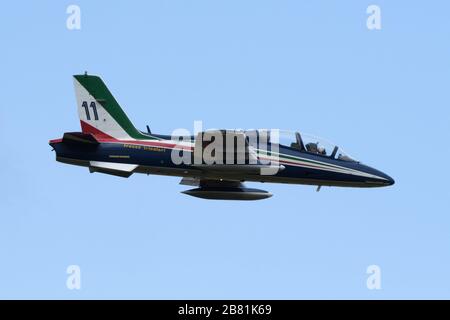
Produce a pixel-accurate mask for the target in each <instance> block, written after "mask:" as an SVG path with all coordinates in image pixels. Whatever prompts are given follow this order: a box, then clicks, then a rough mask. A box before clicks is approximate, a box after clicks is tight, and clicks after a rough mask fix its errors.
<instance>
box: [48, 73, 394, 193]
mask: <svg viewBox="0 0 450 320" xmlns="http://www.w3.org/2000/svg"><path fill="white" fill-rule="evenodd" d="M74 84H75V93H76V100H77V109H78V115H79V118H80V123H81V132H66V133H64V135H63V137H62V138H60V139H54V140H50V142H49V144H50V146H52V147H53V149H54V151H55V152H56V160H57V161H59V162H62V163H66V164H71V165H76V166H82V167H87V168H89V171H90V172H91V173H92V172H98V173H103V174H109V175H114V176H119V177H125V178H128V177H129V176H131V175H132V174H133V173H144V174H158V175H168V176H179V177H182V180H181V182H180V183H181V184H183V185H190V186H195V187H196V188H194V189H190V190H186V191H183V193H185V194H187V195H190V196H194V197H198V198H204V199H222V200H258V199H265V198H269V197H271V196H272V194H271V193H269V192H267V191H265V190H260V189H253V188H247V187H245V185H244V184H243V183H244V182H245V181H250V182H271V183H289V184H306V185H315V186H317V190H320V187H321V186H335V187H362V188H365V187H383V186H390V185H393V184H394V180H393V179H392V178H391V177H390V176H388V175H387V174H385V173H383V172H381V171H379V170H376V169H374V168H371V167H369V166H367V165H364V164H362V163H361V162H359V161H356V160H355V159H353V158H351V157H350V156H349V155H347V154H346V153H345V152H344V151H343V150H342V149H341V148H340V147H338V146H335V145H332V144H330V143H329V142H327V141H325V140H323V139H320V138H317V137H313V136H310V135H306V134H304V133H300V132H290V131H278V130H246V131H243V130H210V131H204V132H199V133H198V134H197V135H179V136H174V135H163V134H156V133H152V132H151V131H150V129H149V127H148V126H147V131H146V132H143V131H140V130H138V129H137V128H136V127H135V126H134V125H133V124H132V122H131V121H130V119H129V118H128V117H127V115H126V114H125V113H124V111H123V110H122V108H121V107H120V105H119V104H118V103H117V101H116V99H115V98H114V97H113V96H112V94H111V93H110V91H109V90H108V88H107V87H106V85H105V84H104V82H103V81H102V80H101V79H100V78H99V77H98V76H93V75H88V74H82V75H75V76H74ZM274 137H275V138H276V139H275V138H274Z"/></svg>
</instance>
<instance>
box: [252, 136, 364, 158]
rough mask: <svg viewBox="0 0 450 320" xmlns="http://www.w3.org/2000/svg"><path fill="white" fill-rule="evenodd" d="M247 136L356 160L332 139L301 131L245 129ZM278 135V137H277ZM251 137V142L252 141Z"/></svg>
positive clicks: (304, 150) (332, 156) (313, 152)
mask: <svg viewBox="0 0 450 320" xmlns="http://www.w3.org/2000/svg"><path fill="white" fill-rule="evenodd" d="M245 134H246V135H247V136H255V135H256V136H258V141H260V137H262V136H265V137H266V138H264V139H267V140H265V141H267V142H270V143H276V142H277V141H275V140H278V141H279V144H280V146H284V147H288V148H293V149H297V150H300V151H302V152H306V153H310V154H316V155H321V156H324V157H329V158H333V159H337V160H342V161H354V162H356V160H354V159H353V158H352V157H350V156H349V155H348V154H347V153H346V152H344V150H343V149H342V148H341V147H338V146H337V145H335V144H333V143H331V142H330V141H328V140H326V139H323V138H320V137H317V136H314V135H311V134H305V133H299V132H294V131H286V130H277V131H276V132H274V131H273V130H272V132H271V131H270V130H248V131H245ZM277 137H278V139H276V138H277ZM251 140H252V139H250V140H249V141H250V144H252V143H251Z"/></svg>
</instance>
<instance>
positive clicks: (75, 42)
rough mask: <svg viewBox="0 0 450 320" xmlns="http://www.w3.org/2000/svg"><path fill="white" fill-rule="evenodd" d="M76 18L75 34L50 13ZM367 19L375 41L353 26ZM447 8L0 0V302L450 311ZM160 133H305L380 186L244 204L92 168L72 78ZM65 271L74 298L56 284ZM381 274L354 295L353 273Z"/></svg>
mask: <svg viewBox="0 0 450 320" xmlns="http://www.w3.org/2000/svg"><path fill="white" fill-rule="evenodd" d="M69 4H78V5H79V6H80V8H81V30H75V31H69V30H68V29H67V28H66V18H67V16H68V15H67V14H66V8H67V6H68V5H69ZM370 4H377V5H379V6H380V8H381V14H382V29H381V30H379V31H369V30H368V29H367V28H366V18H367V14H366V8H367V6H368V5H370ZM449 12H450V4H449V3H448V1H443V0H442V1H421V2H420V3H419V2H417V1H345V2H342V1H302V2H300V1H259V0H258V1H181V0H180V1H126V2H125V1H122V2H121V3H118V2H111V1H58V2H55V1H49V0H48V1H8V2H7V3H6V2H5V3H3V4H2V6H1V10H0V35H1V41H2V45H1V50H0V61H1V72H2V77H0V84H1V88H2V89H1V92H0V97H1V102H0V106H1V108H0V144H1V149H0V150H1V165H0V174H1V175H0V177H1V185H0V194H1V202H0V257H1V259H0V298H68V299H78V298H177V299H183V298H186V299H187V298H189V299H196V298H256V299H257V298H264V299H272V298H273V299H281V298H286V299H295V298H361V299H367V298H374V299H379V298H450V271H449V270H450V212H449V210H448V204H449V198H450V194H449V187H448V181H449V179H450V177H449V170H448V169H447V168H446V167H445V166H446V165H447V164H448V159H449V156H450V152H449V148H448V140H449V123H450V109H449V103H450V101H449V100H450V98H449V96H450V90H449V88H450V83H449V76H450V62H449V61H450V41H449V35H450V20H449V19H448V13H449ZM85 70H88V71H89V72H90V73H92V74H98V75H101V76H102V77H103V78H104V80H105V81H106V83H107V85H108V86H109V88H110V89H111V91H112V92H113V94H114V95H115V96H116V98H117V99H118V101H119V102H120V104H121V105H122V106H123V107H124V108H125V110H126V112H127V113H128V115H129V117H130V118H131V119H132V121H133V122H134V123H135V124H136V125H137V126H138V127H139V128H142V129H144V128H145V125H146V124H149V125H150V127H151V128H152V130H153V131H154V132H158V133H170V132H171V131H172V130H173V129H174V128H188V129H191V130H192V126H193V121H194V120H203V122H204V124H205V126H206V127H208V128H221V127H225V128H232V127H236V128H282V129H295V130H301V131H304V132H309V133H315V134H318V135H320V136H323V137H326V138H328V139H330V140H332V141H334V142H336V143H337V144H339V145H341V146H342V147H344V149H345V150H347V152H349V153H350V154H351V155H353V156H355V157H357V158H358V159H360V160H362V161H363V162H364V163H366V164H368V165H371V166H374V167H376V168H378V169H380V170H382V171H385V172H386V173H388V174H389V175H391V176H392V177H393V178H395V180H396V184H395V185H394V186H393V187H390V188H380V189H339V188H322V190H321V191H320V192H318V193H317V192H315V188H314V187H310V186H292V185H275V184H274V185H271V184H265V185H259V184H249V185H250V186H256V187H258V186H259V187H263V188H264V189H267V190H269V191H271V192H272V193H274V197H272V198H271V199H269V200H264V201H256V202H220V201H218V202H215V201H204V200H199V199H195V198H191V197H187V196H185V195H183V194H180V191H182V190H185V189H186V187H185V186H180V185H178V182H179V179H178V178H172V177H159V176H144V175H134V176H132V177H130V179H120V178H117V177H111V176H104V175H100V174H90V173H89V172H88V170H87V169H84V168H79V167H72V166H68V165H63V164H60V163H57V162H55V158H54V157H55V155H54V153H53V152H51V148H50V146H48V144H47V143H48V140H49V139H51V138H58V137H60V136H61V135H62V133H63V132H66V131H78V130H79V121H78V117H77V113H76V105H75V97H74V92H73V84H72V78H71V75H72V74H77V73H82V72H84V71H85ZM73 264H75V265H79V266H80V267H81V279H82V280H81V281H82V289H81V290H79V291H77V290H68V289H67V288H66V278H67V274H66V268H67V266H69V265H73ZM372 264H376V265H379V266H380V267H381V271H382V279H381V284H382V289H381V290H368V289H367V287H366V278H367V274H366V268H367V266H369V265H372Z"/></svg>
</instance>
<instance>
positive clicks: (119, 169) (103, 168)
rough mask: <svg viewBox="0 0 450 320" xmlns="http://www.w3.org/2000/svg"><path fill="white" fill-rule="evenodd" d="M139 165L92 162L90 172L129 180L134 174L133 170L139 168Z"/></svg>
mask: <svg viewBox="0 0 450 320" xmlns="http://www.w3.org/2000/svg"><path fill="white" fill-rule="evenodd" d="M137 166H138V165H137V164H127V163H114V162H100V161H90V162H89V171H90V172H91V173H92V172H99V173H105V174H110V175H113V176H119V177H123V178H128V177H129V176H131V175H132V174H133V170H134V169H136V168H137Z"/></svg>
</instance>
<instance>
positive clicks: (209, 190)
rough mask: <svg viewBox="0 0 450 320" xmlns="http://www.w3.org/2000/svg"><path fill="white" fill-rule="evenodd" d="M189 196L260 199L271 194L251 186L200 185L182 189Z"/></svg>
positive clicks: (219, 198)
mask: <svg viewBox="0 0 450 320" xmlns="http://www.w3.org/2000/svg"><path fill="white" fill-rule="evenodd" d="M182 193H184V194H187V195H189V196H193V197H197V198H202V199H211V200H261V199H267V198H270V197H271V196H272V194H271V193H270V192H267V191H265V190H260V189H253V188H227V187H200V188H195V189H190V190H186V191H182Z"/></svg>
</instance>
